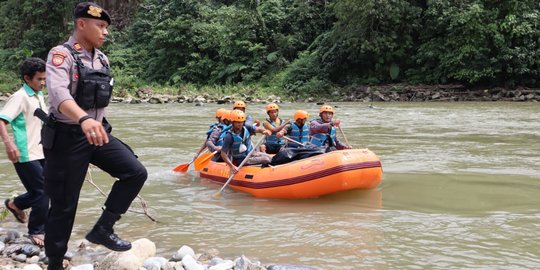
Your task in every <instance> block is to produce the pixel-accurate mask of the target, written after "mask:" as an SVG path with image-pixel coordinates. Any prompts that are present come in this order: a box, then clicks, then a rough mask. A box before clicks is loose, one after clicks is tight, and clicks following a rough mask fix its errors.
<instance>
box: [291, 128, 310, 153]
mask: <svg viewBox="0 0 540 270" xmlns="http://www.w3.org/2000/svg"><path fill="white" fill-rule="evenodd" d="M289 138H291V139H293V140H295V141H297V142H301V143H303V144H305V143H306V142H308V141H309V127H308V125H307V124H304V125H303V126H302V129H301V130H300V128H299V127H298V125H296V123H293V124H292V126H291V134H289ZM301 146H302V145H299V144H297V143H294V142H288V143H287V147H290V148H298V147H301Z"/></svg>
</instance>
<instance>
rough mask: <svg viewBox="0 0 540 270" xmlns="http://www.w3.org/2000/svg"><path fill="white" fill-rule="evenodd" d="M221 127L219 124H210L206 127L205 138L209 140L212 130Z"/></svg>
mask: <svg viewBox="0 0 540 270" xmlns="http://www.w3.org/2000/svg"><path fill="white" fill-rule="evenodd" d="M219 125H221V123H214V124H211V125H210V126H208V131H207V132H206V138H207V139H208V138H210V134H212V132H213V131H214V129H215V128H216V127H217V126H219Z"/></svg>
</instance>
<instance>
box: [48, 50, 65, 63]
mask: <svg viewBox="0 0 540 270" xmlns="http://www.w3.org/2000/svg"><path fill="white" fill-rule="evenodd" d="M52 55H53V57H52V60H51V61H52V64H53V65H55V66H59V65H61V64H63V63H64V59H66V56H67V55H66V54H65V53H64V52H52Z"/></svg>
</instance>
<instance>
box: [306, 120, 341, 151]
mask: <svg viewBox="0 0 540 270" xmlns="http://www.w3.org/2000/svg"><path fill="white" fill-rule="evenodd" d="M313 121H319V120H313ZM328 139H330V142H329V146H335V145H336V128H334V127H333V126H332V127H331V128H330V133H315V134H313V135H311V139H310V142H311V143H312V144H314V145H316V146H323V145H326V144H327V141H328Z"/></svg>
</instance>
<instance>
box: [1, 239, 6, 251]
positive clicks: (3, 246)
mask: <svg viewBox="0 0 540 270" xmlns="http://www.w3.org/2000/svg"><path fill="white" fill-rule="evenodd" d="M5 247H6V244H4V242H0V253H2V252H3V251H4V248H5Z"/></svg>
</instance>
